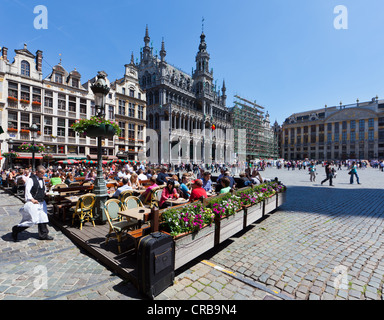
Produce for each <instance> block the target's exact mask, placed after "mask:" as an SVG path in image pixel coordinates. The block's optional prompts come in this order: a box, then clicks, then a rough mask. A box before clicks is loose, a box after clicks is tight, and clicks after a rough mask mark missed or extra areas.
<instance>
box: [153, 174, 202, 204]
mask: <svg viewBox="0 0 384 320" xmlns="http://www.w3.org/2000/svg"><path fill="white" fill-rule="evenodd" d="M186 183H187V178H186V177H183V179H182V183H181V185H180V194H179V192H178V191H177V188H175V183H174V181H173V180H169V181H167V186H166V187H165V188H164V189H163V192H162V194H161V199H160V201H159V207H160V209H165V208H167V207H170V206H171V205H172V202H169V200H171V201H172V200H177V199H179V197H180V196H181V197H182V198H184V199H185V200H186V201H185V203H187V201H189V202H194V201H197V200H199V199H201V198H202V197H203V198H208V196H207V192H206V191H205V189H204V188H203V181H202V180H200V179H195V180H193V181H192V190H191V191H189V189H188V188H187V186H186Z"/></svg>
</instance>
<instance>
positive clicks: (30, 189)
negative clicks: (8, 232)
mask: <svg viewBox="0 0 384 320" xmlns="http://www.w3.org/2000/svg"><path fill="white" fill-rule="evenodd" d="M45 171H46V170H45V168H44V167H43V166H38V167H37V170H36V174H35V175H31V177H30V178H29V179H28V180H27V182H26V184H25V205H24V207H23V208H21V209H20V213H21V214H22V219H21V222H20V223H19V224H18V225H16V226H14V227H13V228H12V238H13V240H14V241H17V235H18V233H20V232H21V231H24V230H25V229H27V228H29V227H32V226H33V225H35V224H37V226H38V230H39V240H53V238H52V237H51V236H49V235H48V233H49V231H48V222H49V220H48V213H47V204H46V202H45V200H44V198H45V183H44V174H45Z"/></svg>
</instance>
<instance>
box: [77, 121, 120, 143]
mask: <svg viewBox="0 0 384 320" xmlns="http://www.w3.org/2000/svg"><path fill="white" fill-rule="evenodd" d="M71 127H72V129H73V130H74V131H76V132H77V133H79V134H80V133H84V134H85V135H86V136H88V137H91V138H96V137H104V138H112V137H113V136H114V135H120V133H121V129H120V127H119V125H118V124H117V123H116V122H112V121H111V120H106V119H104V118H99V117H96V116H93V117H91V119H80V120H76V122H75V123H74V124H72V126H71Z"/></svg>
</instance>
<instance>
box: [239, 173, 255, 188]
mask: <svg viewBox="0 0 384 320" xmlns="http://www.w3.org/2000/svg"><path fill="white" fill-rule="evenodd" d="M239 176H240V179H239V181H238V183H237V185H236V186H237V187H238V188H239V189H241V188H245V187H247V186H250V185H251V184H252V181H250V180H249V179H248V178H247V176H246V175H245V172H240V174H239Z"/></svg>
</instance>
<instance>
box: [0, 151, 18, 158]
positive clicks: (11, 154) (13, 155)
mask: <svg viewBox="0 0 384 320" xmlns="http://www.w3.org/2000/svg"><path fill="white" fill-rule="evenodd" d="M3 156H4V157H6V158H17V157H18V156H19V154H18V153H17V152H15V151H13V150H11V151H9V152H6V153H3Z"/></svg>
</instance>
